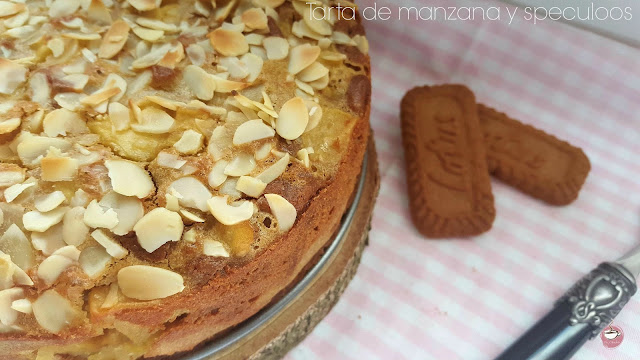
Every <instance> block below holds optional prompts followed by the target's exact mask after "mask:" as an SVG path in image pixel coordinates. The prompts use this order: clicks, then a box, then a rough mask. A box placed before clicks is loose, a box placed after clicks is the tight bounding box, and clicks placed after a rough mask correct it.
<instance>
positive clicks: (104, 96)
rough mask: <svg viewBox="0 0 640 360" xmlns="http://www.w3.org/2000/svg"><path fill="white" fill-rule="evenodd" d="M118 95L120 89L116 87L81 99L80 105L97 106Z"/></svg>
mask: <svg viewBox="0 0 640 360" xmlns="http://www.w3.org/2000/svg"><path fill="white" fill-rule="evenodd" d="M120 93H121V91H120V89H118V88H116V87H110V88H107V89H101V90H98V91H96V92H94V93H93V94H91V95H89V96H87V97H85V98H83V99H82V100H80V103H82V104H85V105H88V106H98V105H100V104H102V103H104V102H105V101H107V100H109V99H110V98H112V97H114V96H116V95H118V94H120Z"/></svg>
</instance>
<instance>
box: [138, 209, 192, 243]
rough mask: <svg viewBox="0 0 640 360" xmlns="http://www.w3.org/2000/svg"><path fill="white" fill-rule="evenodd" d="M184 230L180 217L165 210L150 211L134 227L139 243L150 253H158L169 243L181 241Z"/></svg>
mask: <svg viewBox="0 0 640 360" xmlns="http://www.w3.org/2000/svg"><path fill="white" fill-rule="evenodd" d="M182 230H183V224H182V219H181V218H180V215H178V214H177V213H175V212H173V211H169V210H167V209H165V208H155V209H153V210H151V211H149V212H148V213H147V214H146V215H144V216H143V217H142V219H140V220H139V221H138V222H137V223H136V225H135V226H134V227H133V231H135V232H136V236H137V237H138V243H140V246H142V248H143V249H145V250H146V251H147V252H149V253H152V252H154V251H156V250H157V249H158V248H159V247H160V246H162V245H164V244H165V243H167V242H169V241H178V240H180V238H181V237H182Z"/></svg>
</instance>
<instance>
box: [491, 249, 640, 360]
mask: <svg viewBox="0 0 640 360" xmlns="http://www.w3.org/2000/svg"><path fill="white" fill-rule="evenodd" d="M636 290H637V286H636V283H635V277H634V274H632V273H631V272H630V271H629V270H628V269H627V268H625V267H624V266H622V265H620V264H618V263H615V262H606V263H602V264H600V265H599V266H598V267H597V268H595V269H594V270H593V271H591V272H590V273H589V274H588V275H586V276H585V277H583V278H582V279H580V280H579V281H578V282H577V283H575V284H574V285H573V286H572V287H571V289H569V291H567V293H566V294H564V295H563V296H562V297H561V298H560V299H558V301H556V303H555V306H554V308H553V310H551V312H549V313H548V314H547V315H546V316H545V317H544V318H542V319H541V320H540V321H538V322H537V323H536V324H535V325H534V326H533V327H532V328H531V329H529V330H528V331H527V332H526V333H525V334H524V335H522V337H520V338H519V339H518V340H517V341H516V342H515V343H513V344H512V345H511V346H510V347H509V348H508V349H507V350H505V351H504V352H503V353H502V354H501V355H500V356H498V357H497V358H496V360H515V359H517V360H525V359H527V360H565V359H569V358H571V356H573V354H575V352H576V351H578V349H579V348H580V347H581V346H582V345H583V344H584V343H585V342H586V341H587V340H589V339H592V338H593V337H595V336H597V335H598V334H600V332H601V331H602V330H603V329H604V328H605V327H606V326H607V325H609V324H610V323H611V321H612V320H613V318H615V317H616V316H617V315H618V313H619V312H620V310H622V308H623V307H624V306H625V305H626V304H627V302H628V301H629V299H630V298H631V296H633V294H635V292H636Z"/></svg>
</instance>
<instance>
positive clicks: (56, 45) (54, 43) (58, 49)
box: [47, 38, 64, 57]
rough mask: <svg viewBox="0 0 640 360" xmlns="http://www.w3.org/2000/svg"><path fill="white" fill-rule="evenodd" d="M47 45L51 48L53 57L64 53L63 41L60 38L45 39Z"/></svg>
mask: <svg viewBox="0 0 640 360" xmlns="http://www.w3.org/2000/svg"><path fill="white" fill-rule="evenodd" d="M47 47H48V48H49V49H51V53H52V54H53V57H60V55H62V54H63V53H64V41H63V40H62V39H60V38H53V39H51V40H49V41H47Z"/></svg>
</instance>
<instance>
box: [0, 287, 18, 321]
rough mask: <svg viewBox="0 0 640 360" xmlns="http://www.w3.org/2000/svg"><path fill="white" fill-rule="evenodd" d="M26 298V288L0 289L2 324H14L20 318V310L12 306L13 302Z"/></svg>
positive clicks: (0, 318)
mask: <svg viewBox="0 0 640 360" xmlns="http://www.w3.org/2000/svg"><path fill="white" fill-rule="evenodd" d="M21 298H24V290H22V289H21V288H12V289H6V290H0V325H5V326H10V325H13V324H14V323H15V322H16V320H17V319H18V312H17V311H15V310H13V309H12V308H11V304H12V303H13V302H14V301H16V300H18V299H21Z"/></svg>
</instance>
